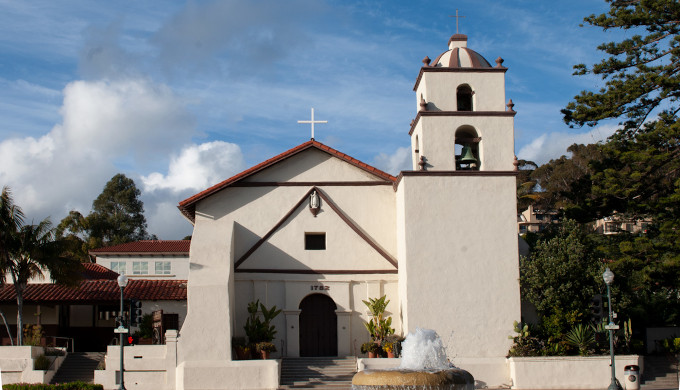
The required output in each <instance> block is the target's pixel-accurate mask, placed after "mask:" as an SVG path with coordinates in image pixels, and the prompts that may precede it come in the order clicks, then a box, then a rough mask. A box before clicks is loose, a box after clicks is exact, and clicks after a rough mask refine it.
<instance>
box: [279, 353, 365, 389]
mask: <svg viewBox="0 0 680 390" xmlns="http://www.w3.org/2000/svg"><path fill="white" fill-rule="evenodd" d="M355 373H356V358H354V357H348V358H325V357H321V358H284V359H282V362H281V381H280V383H281V385H280V387H279V388H280V389H332V390H344V389H351V388H352V377H353V376H354V374H355Z"/></svg>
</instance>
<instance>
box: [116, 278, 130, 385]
mask: <svg viewBox="0 0 680 390" xmlns="http://www.w3.org/2000/svg"><path fill="white" fill-rule="evenodd" d="M127 283H128V278H127V276H125V275H120V276H118V287H120V312H119V318H120V327H119V329H118V330H119V331H120V332H119V335H120V387H118V389H119V390H125V385H124V384H123V371H124V370H125V368H124V367H123V347H124V346H125V334H124V333H123V332H122V330H123V329H121V328H125V315H124V314H123V300H124V299H125V298H124V296H123V289H125V286H127Z"/></svg>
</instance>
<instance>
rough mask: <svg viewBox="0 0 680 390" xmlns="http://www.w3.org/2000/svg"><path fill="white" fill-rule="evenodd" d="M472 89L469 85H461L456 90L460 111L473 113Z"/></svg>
mask: <svg viewBox="0 0 680 390" xmlns="http://www.w3.org/2000/svg"><path fill="white" fill-rule="evenodd" d="M472 95H473V92H472V88H471V87H470V86H469V85H467V84H461V85H459V86H458V88H456V105H457V110H458V111H473V105H472Z"/></svg>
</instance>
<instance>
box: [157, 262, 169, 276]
mask: <svg viewBox="0 0 680 390" xmlns="http://www.w3.org/2000/svg"><path fill="white" fill-rule="evenodd" d="M156 275H170V262H169V261H157V262H156Z"/></svg>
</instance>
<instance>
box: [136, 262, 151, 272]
mask: <svg viewBox="0 0 680 390" xmlns="http://www.w3.org/2000/svg"><path fill="white" fill-rule="evenodd" d="M132 274H133V275H148V274H149V263H147V262H146V261H133V262H132Z"/></svg>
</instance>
